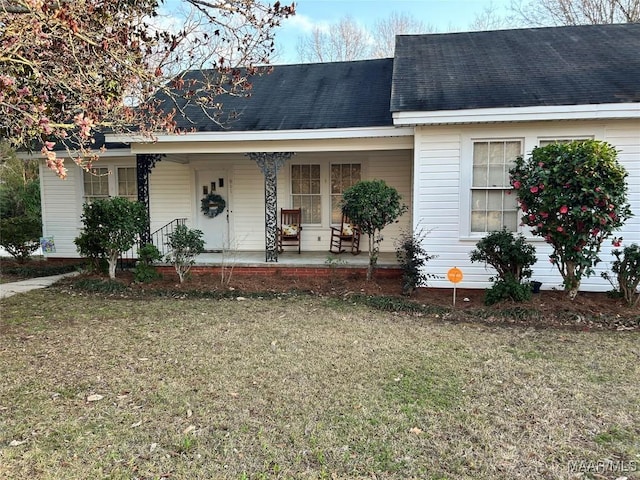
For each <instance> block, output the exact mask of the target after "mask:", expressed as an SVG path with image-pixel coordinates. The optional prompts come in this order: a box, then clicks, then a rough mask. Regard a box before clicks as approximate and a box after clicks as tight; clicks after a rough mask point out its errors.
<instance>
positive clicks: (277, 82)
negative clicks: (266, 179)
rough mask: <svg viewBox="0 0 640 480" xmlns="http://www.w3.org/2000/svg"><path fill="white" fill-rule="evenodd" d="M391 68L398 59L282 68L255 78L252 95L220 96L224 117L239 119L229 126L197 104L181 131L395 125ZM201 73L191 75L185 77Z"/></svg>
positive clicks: (181, 122)
mask: <svg viewBox="0 0 640 480" xmlns="http://www.w3.org/2000/svg"><path fill="white" fill-rule="evenodd" d="M392 70H393V59H378V60H363V61H356V62H333V63H312V64H299V65H277V66H274V68H273V71H272V72H271V73H269V74H264V75H261V76H254V77H251V80H250V81H251V83H252V86H253V88H252V90H251V96H250V97H234V96H228V95H224V96H221V97H218V98H216V101H220V102H221V103H222V104H223V110H224V114H225V115H227V114H230V113H235V114H236V115H237V117H236V118H235V119H233V120H231V121H228V122H224V127H221V126H220V125H218V124H217V123H216V122H214V121H212V120H211V119H210V118H208V117H207V116H206V115H205V114H204V112H202V110H201V109H200V108H199V107H197V106H189V107H187V109H186V113H187V115H186V118H183V117H178V118H176V120H177V122H178V126H179V127H180V128H182V129H192V128H194V127H195V130H196V131H199V132H216V131H227V132H228V131H262V130H265V131H266V130H272V131H275V130H300V129H323V128H347V127H379V126H392V125H393V120H392V116H391V112H390V110H389V102H390V97H391V75H392ZM197 75H201V73H200V72H197V71H193V72H188V73H187V75H186V77H185V78H184V79H185V81H186V82H187V83H188V80H189V79H191V78H193V76H197ZM159 98H162V97H161V96H159ZM183 105H184V102H183Z"/></svg>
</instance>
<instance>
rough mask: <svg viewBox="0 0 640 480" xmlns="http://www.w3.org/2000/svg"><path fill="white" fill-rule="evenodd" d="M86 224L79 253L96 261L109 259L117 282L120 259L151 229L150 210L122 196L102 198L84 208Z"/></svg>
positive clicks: (80, 240) (78, 240)
mask: <svg viewBox="0 0 640 480" xmlns="http://www.w3.org/2000/svg"><path fill="white" fill-rule="evenodd" d="M82 223H83V224H84V231H83V232H82V233H81V234H80V236H78V237H77V238H76V239H75V243H76V246H77V247H78V251H79V252H80V254H81V255H85V254H86V256H88V257H89V258H90V259H91V260H92V261H94V262H96V261H98V262H99V260H100V259H105V258H106V260H107V262H108V263H109V278H111V279H114V278H115V276H116V265H117V262H118V258H119V257H120V255H121V254H122V252H126V251H127V250H129V249H130V248H131V247H133V245H134V244H135V242H136V239H137V238H139V236H140V235H141V234H142V233H143V231H144V230H145V228H146V227H147V209H146V207H145V206H144V205H143V204H142V203H140V202H131V201H129V200H127V199H126V198H122V197H114V198H106V199H98V200H94V201H93V202H92V203H88V204H85V205H84V207H83V213H82ZM85 252H86V253H85Z"/></svg>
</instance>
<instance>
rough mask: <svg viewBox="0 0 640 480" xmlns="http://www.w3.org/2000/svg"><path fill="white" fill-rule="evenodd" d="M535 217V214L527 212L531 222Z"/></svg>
mask: <svg viewBox="0 0 640 480" xmlns="http://www.w3.org/2000/svg"><path fill="white" fill-rule="evenodd" d="M535 219H536V216H535V215H534V214H533V213H530V214H529V220H531V221H532V222H533V221H534V220H535Z"/></svg>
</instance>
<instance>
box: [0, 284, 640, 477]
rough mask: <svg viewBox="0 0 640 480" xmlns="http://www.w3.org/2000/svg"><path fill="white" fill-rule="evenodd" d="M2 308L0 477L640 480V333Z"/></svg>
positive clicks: (284, 307) (81, 303) (276, 309)
mask: <svg viewBox="0 0 640 480" xmlns="http://www.w3.org/2000/svg"><path fill="white" fill-rule="evenodd" d="M63 292H64V293H63ZM35 305H37V308H34V306H35ZM0 307H1V311H2V320H0V358H1V365H2V383H1V386H0V477H2V478H16V479H17V478H42V479H62V478H69V479H84V478H112V479H120V478H122V479H125V478H126V479H130V478H145V479H146V478H148V479H151V478H153V479H156V478H174V479H176V478H178V479H192V478H230V479H248V478H427V479H460V478H469V479H472V478H473V479H478V478H482V479H504V478H522V479H525V478H526V479H537V478H540V479H546V478H549V479H551V478H619V477H626V478H627V479H634V478H635V479H638V478H640V402H638V398H640V334H639V333H638V332H627V331H622V332H608V331H601V332H576V331H568V330H552V329H547V330H537V329H533V328H521V327H503V326H493V325H475V324H471V323H453V322H451V323H449V322H445V321H442V320H441V319H439V318H436V315H435V314H434V315H433V316H429V315H424V316H420V317H418V316H411V315H404V314H393V313H388V312H380V311H375V310H372V309H369V308H368V307H365V306H361V305H354V304H353V303H352V302H348V301H344V300H340V299H336V298H318V297H314V296H308V295H283V296H281V297H280V298H273V299H242V298H240V299H223V300H211V299H200V300H198V299H187V300H175V299H166V298H165V299H145V300H140V299H119V300H114V299H109V298H99V297H91V296H81V295H77V296H69V294H67V293H66V292H65V291H64V290H62V289H60V288H50V289H47V290H42V291H35V292H31V293H29V294H23V295H18V296H15V297H12V298H9V299H6V300H3V301H1V303H0ZM598 475H600V476H598Z"/></svg>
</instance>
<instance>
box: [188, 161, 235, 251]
mask: <svg viewBox="0 0 640 480" xmlns="http://www.w3.org/2000/svg"><path fill="white" fill-rule="evenodd" d="M196 191H197V192H198V194H199V197H198V198H199V202H198V205H197V209H198V214H197V216H196V218H197V221H196V228H197V229H199V230H202V233H204V236H203V239H204V248H205V250H207V251H214V252H215V251H222V250H223V249H225V248H229V195H228V192H229V187H228V181H227V172H226V171H225V170H198V171H197V172H196Z"/></svg>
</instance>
